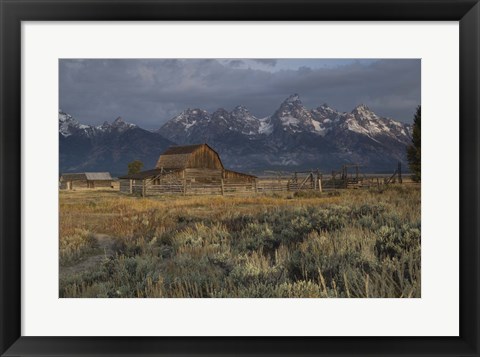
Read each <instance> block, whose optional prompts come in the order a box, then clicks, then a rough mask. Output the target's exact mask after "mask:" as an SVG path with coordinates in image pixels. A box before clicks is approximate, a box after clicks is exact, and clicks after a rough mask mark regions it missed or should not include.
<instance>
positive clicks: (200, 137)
mask: <svg viewBox="0 0 480 357" xmlns="http://www.w3.org/2000/svg"><path fill="white" fill-rule="evenodd" d="M411 133H412V127H411V125H409V124H405V123H401V122H398V121H395V120H393V119H390V118H384V117H381V116H379V115H377V114H375V113H374V112H373V111H372V110H370V109H369V108H368V107H367V106H366V105H364V104H361V105H358V106H357V107H355V108H354V109H353V110H352V111H351V112H340V111H337V110H335V109H333V108H331V107H329V106H328V105H327V104H323V105H321V106H319V107H317V108H314V109H308V108H306V107H305V106H304V105H303V103H302V101H301V100H300V98H299V96H298V94H294V95H291V96H289V97H288V98H287V99H285V100H284V101H283V103H281V104H280V106H279V108H278V109H277V110H276V111H275V112H274V113H273V114H272V115H270V116H268V117H264V118H258V117H256V116H254V115H253V114H252V113H250V111H249V110H248V109H247V108H246V107H244V106H237V107H235V108H234V109H233V110H232V111H227V110H225V109H223V108H220V109H217V110H216V111H215V112H213V113H209V112H207V111H205V110H202V109H200V108H195V109H186V110H184V111H183V112H181V113H180V114H179V115H177V116H175V117H174V118H172V119H170V120H169V121H167V122H166V123H165V124H164V125H162V126H161V127H160V128H159V129H158V130H155V131H149V130H145V129H142V128H140V127H138V126H137V125H135V124H130V123H126V122H125V121H124V120H122V119H121V118H117V119H116V120H115V121H113V122H112V123H108V122H105V123H104V124H103V125H100V126H90V125H84V124H80V123H79V122H78V121H77V120H75V119H74V118H73V117H72V116H71V115H69V114H67V113H64V112H62V111H60V112H59V136H60V172H74V171H80V172H81V171H110V172H111V173H112V174H123V173H125V171H126V168H127V164H128V163H129V162H131V161H133V160H136V159H138V160H141V161H142V162H143V163H144V165H145V166H144V168H145V169H149V168H152V167H154V165H155V162H156V160H157V159H158V156H159V155H160V153H161V152H163V151H164V150H165V149H166V148H167V147H169V146H170V145H174V144H177V145H187V144H198V143H204V142H206V143H208V144H209V145H210V146H211V147H212V148H214V149H215V150H216V151H217V152H218V153H219V154H220V157H221V158H222V161H223V163H224V165H225V166H226V167H228V168H230V169H233V170H238V171H244V172H252V173H261V172H262V171H264V170H282V171H294V170H307V169H317V168H318V169H320V170H321V171H323V172H329V171H331V170H334V169H337V170H338V169H340V167H341V166H342V165H343V164H345V163H358V164H361V165H362V166H364V168H363V169H362V171H364V172H390V171H393V170H394V169H395V167H396V165H397V162H398V161H401V162H403V163H404V164H405V163H406V146H407V145H409V144H410V143H411Z"/></svg>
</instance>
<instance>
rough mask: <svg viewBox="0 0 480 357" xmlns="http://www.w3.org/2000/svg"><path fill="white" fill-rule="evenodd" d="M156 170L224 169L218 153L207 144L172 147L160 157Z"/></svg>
mask: <svg viewBox="0 0 480 357" xmlns="http://www.w3.org/2000/svg"><path fill="white" fill-rule="evenodd" d="M156 168H157V169H159V168H164V169H187V168H202V169H217V170H223V169H224V167H223V164H222V160H220V156H219V155H218V153H217V152H216V151H215V150H213V149H212V148H211V147H210V146H208V145H207V144H199V145H187V146H172V147H170V148H168V149H167V150H166V151H165V152H164V153H163V154H161V155H160V157H159V159H158V161H157V165H156Z"/></svg>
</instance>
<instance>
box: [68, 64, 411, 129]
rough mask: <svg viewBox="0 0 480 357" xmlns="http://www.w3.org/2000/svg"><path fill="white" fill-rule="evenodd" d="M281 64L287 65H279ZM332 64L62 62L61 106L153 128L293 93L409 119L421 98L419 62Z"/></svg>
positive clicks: (257, 111)
mask: <svg viewBox="0 0 480 357" xmlns="http://www.w3.org/2000/svg"><path fill="white" fill-rule="evenodd" d="M258 61H263V63H259V62H258ZM265 61H267V62H265ZM232 62H233V63H234V64H233V66H232ZM280 62H281V63H282V66H281V68H282V69H281V70H276V69H275V68H276V66H277V65H278V64H279V63H280ZM255 63H258V65H257V66H255V65H254V64H255ZM290 63H291V65H290ZM331 63H332V60H329V67H321V60H298V59H296V60H291V62H289V60H283V59H282V60H270V59H260V60H258V59H255V60H253V59H252V60H219V61H217V60H212V59H206V60H198V59H187V60H176V59H170V60H132V59H129V60H116V59H115V60H102V59H89V60H61V61H60V108H61V109H62V110H64V111H66V112H68V113H70V114H72V115H73V116H75V117H76V118H77V119H78V120H79V121H81V122H84V123H88V124H100V123H102V122H103V121H106V120H108V121H111V120H113V119H115V118H116V117H118V116H122V117H123V118H124V119H125V120H127V121H130V122H132V123H136V124H138V125H140V126H142V127H145V128H148V129H156V128H159V127H160V126H161V125H162V124H163V123H164V122H165V121H167V120H169V119H171V118H172V117H173V116H175V115H177V114H179V113H180V112H181V111H182V110H184V109H186V108H202V109H206V110H208V111H214V110H216V109H217V108H219V107H223V108H225V109H227V110H231V109H232V108H234V107H235V106H237V105H244V106H246V107H248V108H249V109H250V111H251V112H252V113H253V114H254V115H256V116H258V117H263V116H267V115H270V114H272V113H273V112H274V111H275V110H276V109H277V108H278V106H279V105H280V103H281V102H282V101H283V100H284V99H285V98H286V97H288V96H289V95H290V94H292V93H299V94H300V97H301V99H302V101H303V102H304V104H305V106H307V107H308V108H314V107H317V106H319V105H321V104H323V103H328V104H329V105H330V106H332V107H335V108H337V109H338V110H341V111H351V110H352V109H353V108H354V107H355V106H356V105H357V104H360V103H364V104H367V105H368V106H369V107H370V108H371V109H373V110H374V111H375V112H377V113H378V114H380V115H383V116H388V117H392V118H395V119H398V120H401V121H406V122H411V120H412V117H413V113H414V111H415V107H416V106H417V105H419V104H420V60H404V59H400V60H378V61H368V62H367V61H350V62H349V63H347V64H345V63H343V62H341V61H339V63H338V65H337V66H335V65H332V64H331Z"/></svg>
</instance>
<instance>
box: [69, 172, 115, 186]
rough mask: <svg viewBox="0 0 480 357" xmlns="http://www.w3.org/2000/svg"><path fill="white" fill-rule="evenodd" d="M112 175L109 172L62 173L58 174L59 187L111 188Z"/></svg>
mask: <svg viewBox="0 0 480 357" xmlns="http://www.w3.org/2000/svg"><path fill="white" fill-rule="evenodd" d="M112 185H113V179H112V176H110V173H109V172H82V173H64V174H62V175H61V176H60V189H64V190H74V189H93V188H111V187H112Z"/></svg>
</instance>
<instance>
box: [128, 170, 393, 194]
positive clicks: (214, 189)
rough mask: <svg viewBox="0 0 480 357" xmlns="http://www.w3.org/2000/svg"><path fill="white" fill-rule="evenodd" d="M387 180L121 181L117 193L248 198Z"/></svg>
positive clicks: (303, 176) (298, 176) (306, 175)
mask: <svg viewBox="0 0 480 357" xmlns="http://www.w3.org/2000/svg"><path fill="white" fill-rule="evenodd" d="M389 182H390V180H387V178H379V177H367V176H365V175H363V176H359V175H358V174H357V175H355V176H348V175H343V176H341V175H338V174H336V173H335V172H333V173H332V175H321V174H319V173H318V172H317V173H315V172H313V171H311V172H301V173H299V172H296V173H294V174H292V175H290V176H277V177H260V178H257V179H256V180H254V181H250V182H247V181H242V180H238V179H218V180H217V179H216V180H212V181H210V182H198V181H197V182H195V181H193V182H188V181H187V180H185V179H183V180H182V179H181V178H178V179H169V180H168V181H166V182H162V183H159V182H158V181H154V180H149V179H147V180H123V181H122V180H121V181H120V191H121V192H124V193H131V194H134V195H139V196H151V195H163V194H171V195H224V196H228V195H252V194H257V193H269V192H270V193H271V192H298V191H309V190H310V191H319V192H322V191H331V190H337V189H361V188H370V187H380V186H383V185H385V184H388V183H389Z"/></svg>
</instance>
